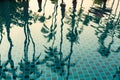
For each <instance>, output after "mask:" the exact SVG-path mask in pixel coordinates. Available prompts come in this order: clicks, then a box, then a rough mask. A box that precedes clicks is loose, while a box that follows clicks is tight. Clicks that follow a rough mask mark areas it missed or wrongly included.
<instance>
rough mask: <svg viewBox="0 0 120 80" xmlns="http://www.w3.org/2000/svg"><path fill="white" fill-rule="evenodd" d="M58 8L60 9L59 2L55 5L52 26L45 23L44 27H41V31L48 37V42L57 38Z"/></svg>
mask: <svg viewBox="0 0 120 80" xmlns="http://www.w3.org/2000/svg"><path fill="white" fill-rule="evenodd" d="M57 9H58V3H56V4H55V5H54V12H53V13H52V23H51V25H50V28H49V27H48V26H47V25H46V24H45V23H44V24H43V27H42V29H41V32H42V33H43V34H44V37H45V38H48V42H50V40H52V39H55V34H56V28H57V23H56V20H57V18H56V17H57V14H58V13H57Z"/></svg>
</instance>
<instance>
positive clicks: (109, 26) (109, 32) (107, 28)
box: [96, 15, 119, 57]
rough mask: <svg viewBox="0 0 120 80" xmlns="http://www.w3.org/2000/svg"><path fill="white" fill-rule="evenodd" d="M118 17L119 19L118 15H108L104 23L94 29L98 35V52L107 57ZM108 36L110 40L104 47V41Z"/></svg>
mask: <svg viewBox="0 0 120 80" xmlns="http://www.w3.org/2000/svg"><path fill="white" fill-rule="evenodd" d="M118 19H119V17H118V18H117V19H115V16H113V17H112V15H111V16H109V17H108V19H107V21H106V23H105V24H104V25H99V27H98V28H97V30H96V35H98V39H99V40H98V41H99V43H100V48H99V49H98V52H99V53H100V54H101V55H102V56H106V57H108V56H109V54H110V51H111V46H112V44H113V43H114V36H115V34H116V30H117V28H116V27H117V25H118V23H119V22H118V21H119V20H118ZM99 35H100V36H99ZM108 36H110V37H111V42H110V43H109V44H108V47H106V46H105V43H104V42H105V40H106V39H107V37H108Z"/></svg>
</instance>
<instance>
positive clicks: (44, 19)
mask: <svg viewBox="0 0 120 80" xmlns="http://www.w3.org/2000/svg"><path fill="white" fill-rule="evenodd" d="M46 3H47V0H45V3H44V6H43V15H42V16H40V18H39V19H38V20H39V21H40V22H41V23H44V22H45V21H46V20H49V19H50V18H51V16H49V17H48V18H46V16H45V6H46Z"/></svg>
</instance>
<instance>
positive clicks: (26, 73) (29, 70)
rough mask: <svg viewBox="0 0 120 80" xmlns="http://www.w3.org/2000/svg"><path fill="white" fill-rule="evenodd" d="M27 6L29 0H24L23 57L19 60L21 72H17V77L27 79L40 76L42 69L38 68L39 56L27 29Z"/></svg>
mask: <svg viewBox="0 0 120 80" xmlns="http://www.w3.org/2000/svg"><path fill="white" fill-rule="evenodd" d="M28 6H29V2H28V0H26V1H24V33H25V41H24V58H23V59H22V60H21V61H20V63H19V65H20V71H21V74H19V78H21V79H25V80H29V79H37V78H39V77H40V76H41V74H42V71H39V70H38V67H37V65H38V64H37V63H38V62H39V57H40V55H39V56H38V57H36V56H35V53H36V52H35V42H34V40H33V38H32V35H31V32H30V29H29V24H28V23H29V22H28V17H29V14H28ZM30 41H32V44H33V58H32V61H30V60H29V58H28V50H29V45H30ZM31 75H34V77H33V78H31Z"/></svg>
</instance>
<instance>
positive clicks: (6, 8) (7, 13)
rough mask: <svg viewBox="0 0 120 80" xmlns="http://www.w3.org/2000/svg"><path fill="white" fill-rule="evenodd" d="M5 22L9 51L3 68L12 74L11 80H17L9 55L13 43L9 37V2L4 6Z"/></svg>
mask: <svg viewBox="0 0 120 80" xmlns="http://www.w3.org/2000/svg"><path fill="white" fill-rule="evenodd" d="M4 6H5V21H6V25H5V26H6V31H7V39H8V42H9V44H10V47H9V51H8V60H7V61H6V62H5V63H4V65H3V66H4V67H5V69H4V70H6V71H8V72H10V73H12V79H13V80H16V78H17V75H16V72H15V71H16V70H17V68H15V66H14V61H13V59H12V55H11V52H12V48H13V43H12V39H11V37H10V24H11V17H10V1H6V2H5V4H4ZM9 63H10V68H6V67H7V65H8V64H9ZM4 77H7V76H6V75H4Z"/></svg>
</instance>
